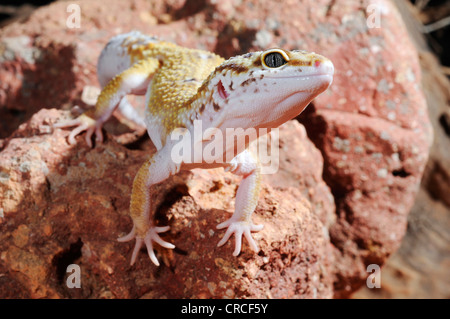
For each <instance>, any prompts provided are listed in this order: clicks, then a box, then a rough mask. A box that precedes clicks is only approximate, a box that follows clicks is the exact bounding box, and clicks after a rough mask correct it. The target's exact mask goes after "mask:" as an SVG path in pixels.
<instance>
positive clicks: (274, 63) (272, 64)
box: [262, 50, 289, 68]
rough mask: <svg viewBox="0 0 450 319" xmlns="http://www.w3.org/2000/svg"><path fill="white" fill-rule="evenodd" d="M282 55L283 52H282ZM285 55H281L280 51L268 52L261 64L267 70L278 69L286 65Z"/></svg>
mask: <svg viewBox="0 0 450 319" xmlns="http://www.w3.org/2000/svg"><path fill="white" fill-rule="evenodd" d="M283 53H284V52H283ZM286 58H287V56H286V54H282V51H281V50H276V51H270V52H268V53H266V55H265V56H263V59H262V61H263V64H264V65H265V66H266V67H268V68H279V67H280V66H282V65H284V64H286V63H287V62H288V60H289V59H286Z"/></svg>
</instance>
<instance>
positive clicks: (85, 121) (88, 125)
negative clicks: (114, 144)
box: [53, 114, 103, 148]
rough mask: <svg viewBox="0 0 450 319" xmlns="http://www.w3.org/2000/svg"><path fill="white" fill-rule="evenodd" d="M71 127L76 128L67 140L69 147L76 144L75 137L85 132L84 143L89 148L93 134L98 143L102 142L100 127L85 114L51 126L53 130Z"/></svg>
mask: <svg viewBox="0 0 450 319" xmlns="http://www.w3.org/2000/svg"><path fill="white" fill-rule="evenodd" d="M72 126H76V127H75V128H74V129H73V130H72V131H71V132H70V134H69V137H68V139H67V140H68V142H69V144H70V145H74V144H76V140H75V137H76V136H77V135H79V134H80V133H82V132H84V131H86V136H85V140H86V143H87V145H88V146H89V147H90V148H92V146H93V144H92V135H93V134H94V133H95V135H96V141H97V142H100V143H101V142H103V133H102V125H101V124H99V123H97V121H95V120H94V119H92V118H90V117H89V116H87V115H85V114H81V115H80V116H79V117H77V118H76V119H73V120H69V121H66V122H62V123H55V124H53V127H54V128H67V127H72Z"/></svg>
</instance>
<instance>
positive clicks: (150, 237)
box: [117, 226, 175, 266]
mask: <svg viewBox="0 0 450 319" xmlns="http://www.w3.org/2000/svg"><path fill="white" fill-rule="evenodd" d="M169 229H170V227H169V226H164V227H151V228H150V229H149V230H148V231H147V233H146V234H145V236H144V237H138V236H136V228H135V227H134V226H133V229H132V230H131V232H130V233H129V234H128V235H125V236H123V237H120V238H118V239H117V240H118V241H119V242H126V241H130V240H132V239H134V238H136V244H135V246H134V249H133V253H132V255H131V261H130V266H132V265H133V264H134V263H135V261H136V257H137V255H138V253H139V251H140V249H141V247H142V244H143V243H145V246H146V247H147V252H148V256H149V257H150V260H151V261H152V262H153V263H154V264H155V265H156V266H159V262H158V259H157V258H156V255H155V251H154V249H153V242H156V243H157V244H159V245H160V246H161V247H164V248H167V249H174V248H175V245H174V244H171V243H169V242H167V241H165V240H163V239H162V238H161V237H159V235H158V234H159V233H164V232H166V231H168V230H169Z"/></svg>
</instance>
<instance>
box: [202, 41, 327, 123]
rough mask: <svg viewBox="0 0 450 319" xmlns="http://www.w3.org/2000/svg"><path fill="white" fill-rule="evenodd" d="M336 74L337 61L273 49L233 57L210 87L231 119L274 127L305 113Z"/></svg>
mask: <svg viewBox="0 0 450 319" xmlns="http://www.w3.org/2000/svg"><path fill="white" fill-rule="evenodd" d="M333 73H334V66H333V63H332V62H331V61H330V60H329V59H327V58H325V57H323V56H321V55H319V54H316V53H311V52H306V51H300V50H294V51H285V50H282V49H270V50H266V51H260V52H253V53H247V54H245V55H241V56H236V57H233V58H230V59H229V60H227V61H225V62H224V63H223V64H221V65H220V66H219V67H217V68H216V71H215V76H214V77H213V78H212V80H211V83H210V85H212V86H213V89H214V90H213V91H214V92H213V101H216V106H215V109H216V110H221V111H222V112H227V118H235V119H246V121H247V122H248V125H244V123H242V124H243V126H242V127H246V126H248V127H267V128H271V127H277V126H279V125H281V124H282V123H284V122H286V121H287V120H289V119H292V118H293V117H295V116H297V115H298V114H300V113H301V112H302V111H303V110H304V109H305V108H306V106H307V105H308V104H309V103H310V102H311V101H312V100H313V99H314V98H315V97H316V96H317V95H319V94H320V93H322V92H323V91H325V90H326V89H327V88H328V87H329V86H330V85H331V82H332V80H333ZM233 125H237V123H236V122H234V123H233Z"/></svg>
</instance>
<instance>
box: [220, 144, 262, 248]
mask: <svg viewBox="0 0 450 319" xmlns="http://www.w3.org/2000/svg"><path fill="white" fill-rule="evenodd" d="M225 170H227V171H230V172H232V173H234V174H236V175H240V176H243V179H242V181H241V183H240V185H239V188H238V191H237V194H236V203H235V210H234V213H233V216H231V218H230V219H228V220H227V221H225V222H223V223H221V224H219V225H217V228H218V229H222V228H225V227H228V229H227V231H226V232H225V235H224V236H223V238H222V239H221V240H220V242H219V243H218V244H217V246H222V245H224V244H225V243H226V242H227V241H228V239H229V238H230V237H231V235H232V234H234V236H235V240H236V243H235V248H234V252H233V255H234V256H237V255H239V253H240V252H241V246H242V235H244V236H245V238H246V239H247V241H248V243H249V245H250V248H251V249H252V250H254V251H255V252H258V251H259V248H258V245H257V244H256V242H255V241H254V239H253V237H252V235H251V232H252V231H260V230H261V229H263V227H264V225H255V224H253V222H252V219H251V216H252V213H253V211H254V210H255V208H256V205H257V203H258V198H259V193H260V190H261V166H260V163H259V162H258V160H257V159H256V158H255V157H254V156H253V155H252V154H251V153H250V151H249V150H245V151H243V152H242V153H240V154H239V155H237V156H236V157H235V158H234V159H233V160H232V161H231V162H230V163H229V164H228V166H227V167H226V168H225Z"/></svg>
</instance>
